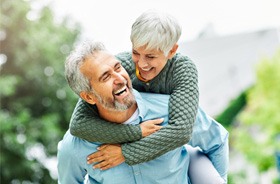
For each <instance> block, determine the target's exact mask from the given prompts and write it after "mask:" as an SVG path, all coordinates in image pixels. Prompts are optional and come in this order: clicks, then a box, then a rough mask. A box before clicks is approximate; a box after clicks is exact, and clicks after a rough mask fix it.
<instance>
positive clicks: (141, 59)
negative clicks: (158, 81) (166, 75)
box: [132, 46, 174, 81]
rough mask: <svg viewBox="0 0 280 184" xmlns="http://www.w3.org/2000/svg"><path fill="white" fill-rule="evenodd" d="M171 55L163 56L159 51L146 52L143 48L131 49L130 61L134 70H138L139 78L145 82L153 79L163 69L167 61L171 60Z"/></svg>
mask: <svg viewBox="0 0 280 184" xmlns="http://www.w3.org/2000/svg"><path fill="white" fill-rule="evenodd" d="M173 55H174V54H172V55H171V51H170V53H169V54H168V56H165V55H164V53H163V52H162V51H159V50H155V49H154V50H146V47H145V46H142V47H139V48H133V50H132V60H133V61H134V63H135V65H136V68H138V70H139V74H140V76H141V77H142V78H143V79H144V80H145V81H149V80H152V79H153V78H155V77H156V76H157V75H158V74H159V73H160V71H161V70H162V69H163V67H164V66H165V64H166V62H167V60H168V59H170V58H172V57H173Z"/></svg>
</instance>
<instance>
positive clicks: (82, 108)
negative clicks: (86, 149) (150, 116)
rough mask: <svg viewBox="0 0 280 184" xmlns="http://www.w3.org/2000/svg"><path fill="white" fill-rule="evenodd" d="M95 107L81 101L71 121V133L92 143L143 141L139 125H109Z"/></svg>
mask: <svg viewBox="0 0 280 184" xmlns="http://www.w3.org/2000/svg"><path fill="white" fill-rule="evenodd" d="M94 107H95V106H91V105H89V104H87V103H86V102H85V101H83V100H82V99H79V101H78V103H77V105H76V107H75V109H74V112H73V114H72V117H71V120H70V132H71V134H72V135H74V136H77V137H80V138H82V139H85V140H87V141H90V142H102V143H123V142H129V141H136V140H139V139H141V137H142V132H141V128H140V126H139V125H137V126H135V125H122V124H116V123H109V122H107V121H105V120H103V119H101V118H100V117H99V116H98V113H97V109H96V108H94Z"/></svg>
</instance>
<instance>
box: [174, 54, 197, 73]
mask: <svg viewBox="0 0 280 184" xmlns="http://www.w3.org/2000/svg"><path fill="white" fill-rule="evenodd" d="M171 65H172V66H173V67H174V69H175V70H185V69H187V68H194V69H196V66H195V64H194V62H193V61H192V60H191V59H190V58H189V57H188V56H186V55H182V54H181V53H176V54H175V56H174V57H173V58H172V59H171Z"/></svg>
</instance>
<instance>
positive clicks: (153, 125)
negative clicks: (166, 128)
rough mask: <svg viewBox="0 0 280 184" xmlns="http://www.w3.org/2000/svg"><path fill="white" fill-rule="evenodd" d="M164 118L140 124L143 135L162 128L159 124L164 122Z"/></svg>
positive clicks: (145, 135)
mask: <svg viewBox="0 0 280 184" xmlns="http://www.w3.org/2000/svg"><path fill="white" fill-rule="evenodd" d="M163 120H164V119H163V118H159V119H154V120H148V121H145V122H143V123H141V124H140V127H141V130H142V137H147V136H149V135H151V134H152V133H155V132H156V131H158V130H159V129H161V128H162V126H160V125H159V124H161V123H162V122H163Z"/></svg>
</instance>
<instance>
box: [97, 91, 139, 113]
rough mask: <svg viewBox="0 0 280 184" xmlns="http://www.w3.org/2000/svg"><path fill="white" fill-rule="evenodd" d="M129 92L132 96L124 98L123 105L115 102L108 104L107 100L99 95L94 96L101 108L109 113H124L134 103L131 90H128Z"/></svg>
mask: <svg viewBox="0 0 280 184" xmlns="http://www.w3.org/2000/svg"><path fill="white" fill-rule="evenodd" d="M129 91H130V93H131V94H132V95H131V96H127V97H126V98H124V99H123V101H124V103H119V102H118V101H116V100H115V101H113V102H109V100H105V99H103V98H102V97H101V96H100V95H99V94H95V96H96V97H97V99H98V101H99V103H100V104H101V105H102V106H103V108H105V109H108V110H111V111H125V110H127V109H129V108H130V107H131V106H132V105H133V104H135V103H136V101H135V97H134V95H133V91H132V89H129Z"/></svg>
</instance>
